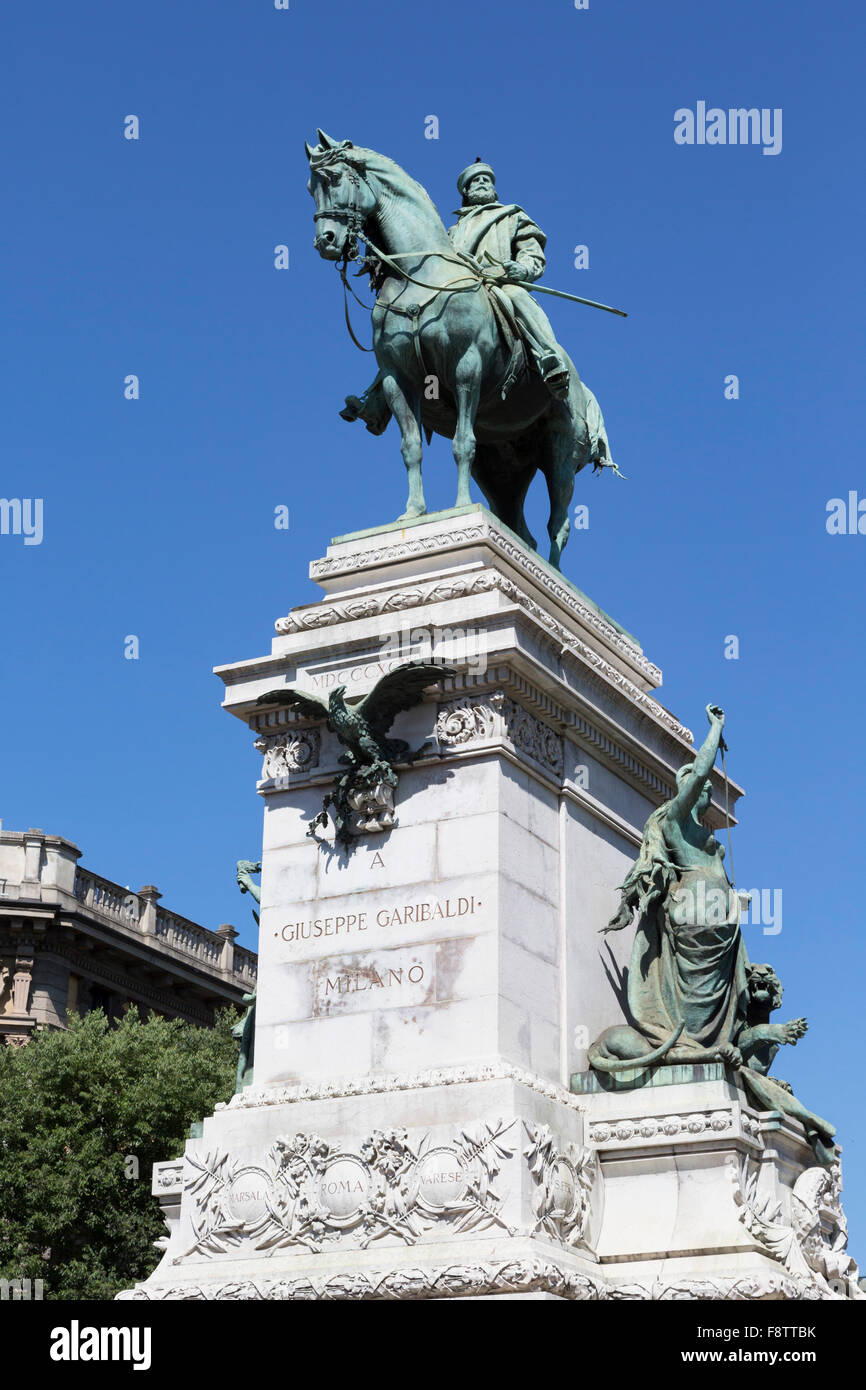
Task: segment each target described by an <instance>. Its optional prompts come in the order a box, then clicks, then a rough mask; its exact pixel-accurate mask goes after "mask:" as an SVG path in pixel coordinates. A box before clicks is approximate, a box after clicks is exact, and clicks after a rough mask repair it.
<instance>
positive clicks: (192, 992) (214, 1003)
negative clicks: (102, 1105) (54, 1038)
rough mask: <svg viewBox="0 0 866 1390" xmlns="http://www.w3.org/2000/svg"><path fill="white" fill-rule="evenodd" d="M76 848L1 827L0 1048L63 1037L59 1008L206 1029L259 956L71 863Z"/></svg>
mask: <svg viewBox="0 0 866 1390" xmlns="http://www.w3.org/2000/svg"><path fill="white" fill-rule="evenodd" d="M80 856H81V851H80V850H79V849H78V848H77V847H76V846H75V845H74V844H72V843H71V841H69V840H65V839H64V838H63V837H62V836H60V835H46V834H44V833H43V832H42V831H41V830H25V831H10V830H0V1045H2V1044H6V1045H11V1046H20V1045H21V1044H23V1043H26V1042H27V1040H28V1038H29V1037H30V1036H31V1034H32V1032H33V1030H34V1028H36V1027H38V1026H40V1025H43V1026H47V1027H50V1028H63V1027H65V1025H66V1016H67V1011H71V1010H76V1011H77V1012H79V1013H86V1012H87V1011H88V1009H94V1008H102V1009H104V1011H105V1013H106V1014H107V1015H108V1017H109V1018H117V1017H120V1016H121V1015H122V1014H123V1013H124V1012H125V1011H126V1009H127V1008H129V1007H135V1008H137V1009H138V1010H139V1013H140V1014H141V1016H142V1017H143V1018H144V1017H147V1015H148V1013H150V1012H151V1010H153V1011H154V1012H155V1013H157V1014H162V1015H163V1016H164V1017H165V1018H183V1019H187V1020H188V1021H189V1022H191V1023H197V1024H202V1025H209V1024H211V1023H212V1022H213V1018H214V1011H215V1009H217V1008H219V1007H220V1006H222V1005H225V1004H239V1003H240V1001H241V998H242V996H243V995H244V994H245V993H247V992H249V991H250V990H252V989H253V988H255V983H256V970H257V957H256V954H255V952H254V951H248V950H246V949H245V948H244V947H241V946H237V945H235V938H236V937H237V932H236V931H235V930H234V928H233V927H232V926H229V925H225V926H221V927H220V928H219V929H218V930H217V931H209V930H207V928H205V927H202V926H199V925H198V923H196V922H190V921H188V920H187V919H186V918H185V917H180V916H178V914H177V913H175V912H169V911H168V910H166V909H165V908H163V907H160V906H159V901H160V896H161V895H160V893H159V891H158V889H156V888H155V887H154V886H153V885H152V884H148V885H147V886H145V887H144V888H141V889H139V891H138V892H137V893H133V892H130V891H129V889H127V888H124V887H122V886H121V885H120V884H117V883H112V882H111V881H110V880H109V879H106V878H102V877H100V875H98V874H94V873H90V872H89V871H88V870H86V869H82V868H80V867H79V866H78V860H79V858H80Z"/></svg>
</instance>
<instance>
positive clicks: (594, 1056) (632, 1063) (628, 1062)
mask: <svg viewBox="0 0 866 1390" xmlns="http://www.w3.org/2000/svg"><path fill="white" fill-rule="evenodd" d="M685 1026H686V1025H685V1022H683V1023H678V1024H677V1026H676V1030H675V1031H674V1032H673V1033H672V1034H671V1036H670V1037H669V1038H667V1039H666V1041H665V1042H663V1043H662V1044H661V1045H660V1046H659V1047H656V1048H654V1049H653V1051H652V1052H646V1053H644V1055H643V1057H629V1058H616V1059H614V1058H612V1057H605V1056H604V1054H603V1053H601V1052H600V1051H599V1049H598V1048H597V1047H596V1046H593V1047H591V1048H590V1049H589V1052H588V1053H587V1059H588V1061H589V1065H590V1066H591V1067H592V1068H593V1070H594V1071H640V1070H642V1069H643V1068H644V1067H651V1066H653V1064H654V1063H655V1062H660V1061H661V1060H662V1058H663V1057H665V1056H667V1054H668V1053H669V1052H670V1050H671V1048H672V1047H673V1045H674V1043H675V1042H676V1041H677V1040H678V1038H679V1036H680V1033H681V1032H682V1031H683V1029H684V1028H685Z"/></svg>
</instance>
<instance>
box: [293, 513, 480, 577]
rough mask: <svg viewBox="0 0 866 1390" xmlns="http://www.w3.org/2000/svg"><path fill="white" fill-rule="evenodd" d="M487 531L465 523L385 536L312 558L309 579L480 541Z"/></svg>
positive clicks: (478, 525) (344, 572)
mask: <svg viewBox="0 0 866 1390" xmlns="http://www.w3.org/2000/svg"><path fill="white" fill-rule="evenodd" d="M488 535H489V528H488V527H487V526H486V525H485V524H484V523H481V524H477V525H474V526H466V527H463V528H462V529H460V530H457V531H445V532H439V534H438V535H435V536H423V535H422V536H411V537H410V538H409V539H408V540H402V541H396V542H395V541H394V540H388V541H385V542H383V543H382V544H381V545H377V546H371V547H369V548H368V549H367V550H353V551H350V552H349V553H348V554H347V555H325V556H323V558H322V559H321V560H313V562H312V563H311V565H310V578H311V579H324V578H327V577H328V576H329V575H335V574H346V573H351V571H352V570H357V569H367V568H368V567H369V566H370V565H379V564H387V563H389V562H390V561H393V560H405V559H408V558H409V557H410V556H415V555H429V554H431V553H432V552H433V551H435V550H448V549H449V548H450V547H451V546H453V545H459V544H460V542H461V541H480V540H483V539H484V538H485V537H486V536H488Z"/></svg>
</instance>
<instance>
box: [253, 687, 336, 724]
mask: <svg viewBox="0 0 866 1390" xmlns="http://www.w3.org/2000/svg"><path fill="white" fill-rule="evenodd" d="M256 704H257V705H289V706H290V707H291V708H293V709H296V710H298V711H299V712H300V713H301V714H305V715H306V716H307V718H308V719H327V717H328V706H327V704H326V702H325V701H324V700H320V699H319V697H318V695H308V694H306V692H305V691H303V690H293V689H292V687H291V686H290V685H286V686H283V688H282V690H269V691H268V693H267V695H260V696H259V698H258V699H257V700H256Z"/></svg>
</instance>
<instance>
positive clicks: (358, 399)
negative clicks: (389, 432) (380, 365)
mask: <svg viewBox="0 0 866 1390" xmlns="http://www.w3.org/2000/svg"><path fill="white" fill-rule="evenodd" d="M340 418H341V419H343V420H348V421H349V422H350V423H352V422H353V421H355V420H363V421H364V424H365V425H366V426H367V429H368V430H369V431H370V433H371V434H384V432H385V429H386V428H387V425H388V421H389V420H390V419H391V408H390V406H389V405H388V402H387V401H386V400H385V393H384V391H383V390H382V375H381V373H380V374H379V375H378V376H377V377H376V380H375V381H374V382H373V383H372V385H371V386H368V387H367V390H366V391H365V392H364V394H363V396H347V397H346V404H345V406H344V407H343V409H342V410H341V411H340Z"/></svg>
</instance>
